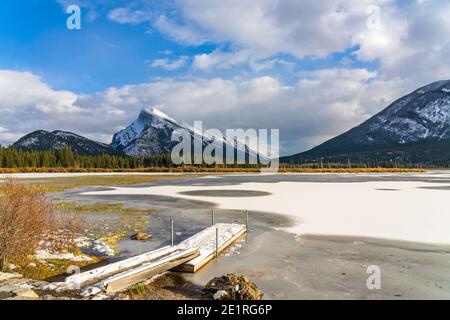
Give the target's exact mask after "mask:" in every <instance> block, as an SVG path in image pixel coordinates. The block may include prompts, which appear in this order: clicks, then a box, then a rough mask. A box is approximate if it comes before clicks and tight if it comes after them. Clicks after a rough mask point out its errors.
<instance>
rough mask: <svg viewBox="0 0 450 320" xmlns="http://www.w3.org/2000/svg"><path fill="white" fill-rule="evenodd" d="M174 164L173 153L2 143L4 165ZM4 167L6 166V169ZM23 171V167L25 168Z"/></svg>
mask: <svg viewBox="0 0 450 320" xmlns="http://www.w3.org/2000/svg"><path fill="white" fill-rule="evenodd" d="M193 160H194V158H193ZM180 167H183V166H178V165H175V164H173V162H172V159H171V155H170V154H161V155H155V156H150V157H131V156H121V155H107V154H103V155H96V156H86V155H79V154H77V153H75V152H73V151H72V150H71V149H70V147H67V146H66V147H64V148H62V149H60V150H58V151H21V150H18V149H15V148H13V147H7V148H5V147H2V146H0V168H4V169H5V168H9V169H16V168H18V169H20V168H46V169H52V168H71V169H77V168H80V169H117V170H128V169H130V170H133V169H144V168H180ZM194 167H198V168H216V167H218V168H253V169H259V168H260V167H261V166H260V165H253V164H244V165H238V164H235V165H217V166H216V165H207V164H203V165H193V166H190V168H194ZM3 171H4V170H3ZM22 171H23V170H22Z"/></svg>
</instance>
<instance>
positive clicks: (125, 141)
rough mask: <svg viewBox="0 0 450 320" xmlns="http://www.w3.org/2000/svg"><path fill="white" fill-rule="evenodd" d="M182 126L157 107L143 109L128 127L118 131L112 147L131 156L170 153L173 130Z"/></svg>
mask: <svg viewBox="0 0 450 320" xmlns="http://www.w3.org/2000/svg"><path fill="white" fill-rule="evenodd" d="M179 128H182V126H180V125H179V124H178V123H177V122H176V121H175V120H174V119H172V118H170V117H169V116H167V115H165V114H164V113H162V112H161V111H159V110H157V109H154V108H153V109H143V110H142V111H141V113H140V114H139V117H138V118H137V119H136V120H135V121H134V122H133V123H131V124H130V125H129V126H128V127H126V128H125V129H123V130H121V131H120V132H118V133H116V134H115V135H114V137H113V140H112V143H111V147H112V148H113V149H115V150H118V151H121V152H123V153H124V154H126V155H129V156H139V157H143V156H149V155H156V154H166V153H170V152H171V150H172V147H173V146H174V143H173V142H172V141H171V137H172V132H173V131H174V130H176V129H179Z"/></svg>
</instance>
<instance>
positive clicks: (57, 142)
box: [13, 130, 118, 155]
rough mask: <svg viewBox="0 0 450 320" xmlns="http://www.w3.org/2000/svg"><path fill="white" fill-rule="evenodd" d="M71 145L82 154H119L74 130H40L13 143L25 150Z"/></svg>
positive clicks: (55, 149) (54, 149)
mask: <svg viewBox="0 0 450 320" xmlns="http://www.w3.org/2000/svg"><path fill="white" fill-rule="evenodd" d="M65 146H69V147H70V148H71V149H72V151H73V152H75V153H78V154H80V155H100V154H110V155H112V154H118V152H117V151H116V150H114V149H112V148H111V147H110V146H109V145H107V144H103V143H100V142H96V141H93V140H89V139H87V138H84V137H82V136H79V135H77V134H75V133H72V132H65V131H59V130H58V131H53V132H48V131H44V130H39V131H35V132H32V133H30V134H27V135H26V136H24V137H23V138H21V139H19V140H18V141H17V142H15V143H14V144H13V147H14V148H16V149H19V150H23V151H46V150H53V151H58V150H60V149H62V148H64V147H65Z"/></svg>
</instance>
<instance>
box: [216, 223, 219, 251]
mask: <svg viewBox="0 0 450 320" xmlns="http://www.w3.org/2000/svg"><path fill="white" fill-rule="evenodd" d="M218 258H219V228H216V259H218Z"/></svg>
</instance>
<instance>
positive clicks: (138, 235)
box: [131, 232, 152, 241]
mask: <svg viewBox="0 0 450 320" xmlns="http://www.w3.org/2000/svg"><path fill="white" fill-rule="evenodd" d="M151 238H152V236H151V235H149V234H147V233H144V232H138V233H135V234H133V235H132V236H131V239H132V240H139V241H144V240H149V239H151Z"/></svg>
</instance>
